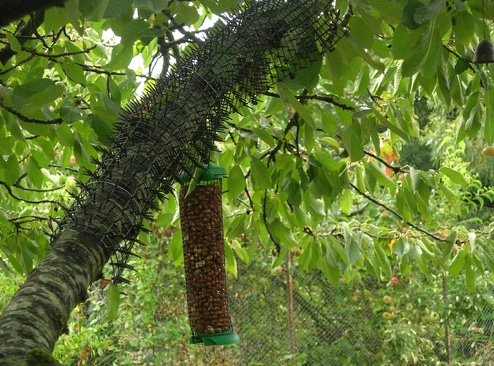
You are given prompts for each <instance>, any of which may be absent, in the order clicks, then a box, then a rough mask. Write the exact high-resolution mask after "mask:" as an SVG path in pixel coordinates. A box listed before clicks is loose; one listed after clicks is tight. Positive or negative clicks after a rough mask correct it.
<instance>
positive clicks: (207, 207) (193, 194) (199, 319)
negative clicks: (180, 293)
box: [179, 165, 240, 346]
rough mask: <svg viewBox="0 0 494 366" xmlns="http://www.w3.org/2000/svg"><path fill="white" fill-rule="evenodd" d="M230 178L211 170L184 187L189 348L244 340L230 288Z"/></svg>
mask: <svg viewBox="0 0 494 366" xmlns="http://www.w3.org/2000/svg"><path fill="white" fill-rule="evenodd" d="M225 174H226V172H225V170H224V169H223V168H221V167H217V166H211V165H210V166H209V167H207V168H205V169H203V170H202V171H201V172H200V175H199V177H196V179H195V180H193V181H192V182H191V184H194V186H193V187H192V186H191V184H188V185H184V186H182V189H181V191H180V197H179V206H180V222H181V228H182V240H183V252H184V266H185V283H186V288H187V310H188V314H189V324H190V327H191V329H192V337H191V339H190V343H204V345H206V346H212V345H226V344H232V343H237V342H239V340H240V339H239V337H238V335H237V334H235V333H234V332H233V327H232V322H231V317H230V312H229V308H228V299H227V288H226V271H225V252H224V239H223V214H222V204H221V191H222V177H223V176H224V175H225Z"/></svg>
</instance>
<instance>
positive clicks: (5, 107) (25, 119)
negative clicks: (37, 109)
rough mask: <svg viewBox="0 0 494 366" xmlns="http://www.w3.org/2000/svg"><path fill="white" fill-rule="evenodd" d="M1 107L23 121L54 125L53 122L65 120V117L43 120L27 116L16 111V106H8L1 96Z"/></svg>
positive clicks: (59, 122)
mask: <svg viewBox="0 0 494 366" xmlns="http://www.w3.org/2000/svg"><path fill="white" fill-rule="evenodd" d="M0 107H2V108H3V109H5V110H6V111H7V112H9V113H11V114H13V115H14V116H16V117H17V118H19V119H20V120H21V121H22V122H26V123H37V124H41V125H53V124H58V125H59V124H61V123H62V122H63V119H62V118H55V119H52V120H47V121H45V120H42V119H37V118H29V117H26V116H24V115H23V114H21V113H20V112H18V111H16V110H15V109H14V108H12V107H9V106H6V105H5V104H4V103H3V100H2V99H1V98H0Z"/></svg>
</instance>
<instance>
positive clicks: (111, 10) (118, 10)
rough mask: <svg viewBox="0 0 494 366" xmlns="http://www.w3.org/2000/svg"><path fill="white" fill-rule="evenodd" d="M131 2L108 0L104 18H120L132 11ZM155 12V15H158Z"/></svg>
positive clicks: (127, 0)
mask: <svg viewBox="0 0 494 366" xmlns="http://www.w3.org/2000/svg"><path fill="white" fill-rule="evenodd" d="M132 1H133V0H110V1H109V2H108V6H107V7H106V10H105V14H104V16H103V17H104V18H112V17H121V16H123V15H124V14H126V13H128V12H129V11H131V10H132ZM160 11H161V9H160V10H159V11H157V13H159V12H160Z"/></svg>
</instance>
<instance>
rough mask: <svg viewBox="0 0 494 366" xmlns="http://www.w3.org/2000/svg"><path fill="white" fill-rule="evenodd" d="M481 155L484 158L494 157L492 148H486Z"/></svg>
mask: <svg viewBox="0 0 494 366" xmlns="http://www.w3.org/2000/svg"><path fill="white" fill-rule="evenodd" d="M482 155H485V156H494V146H487V147H486V148H484V150H482Z"/></svg>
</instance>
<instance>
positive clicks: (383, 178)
mask: <svg viewBox="0 0 494 366" xmlns="http://www.w3.org/2000/svg"><path fill="white" fill-rule="evenodd" d="M367 166H368V167H369V170H368V173H367V174H369V173H370V174H372V176H374V177H375V178H376V181H377V182H378V183H379V184H381V185H382V186H384V187H387V188H389V190H390V191H391V192H394V191H395V189H396V187H397V186H396V183H395V182H394V181H393V180H392V179H391V178H389V177H388V176H387V175H386V173H385V172H384V171H383V170H381V169H380V168H379V167H378V166H377V165H376V164H375V163H374V162H372V161H370V162H368V164H367Z"/></svg>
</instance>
